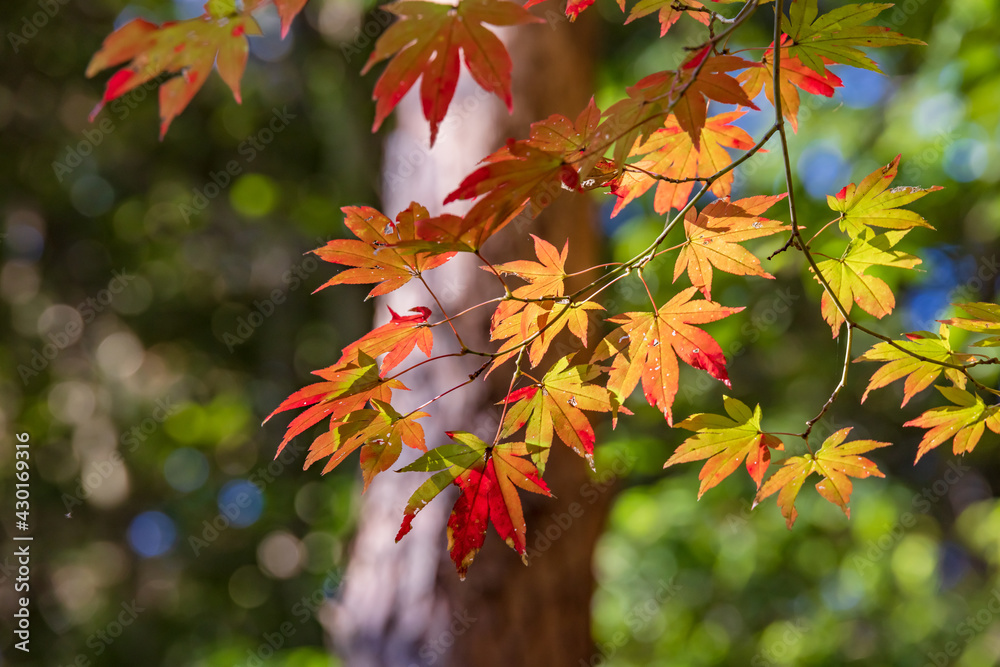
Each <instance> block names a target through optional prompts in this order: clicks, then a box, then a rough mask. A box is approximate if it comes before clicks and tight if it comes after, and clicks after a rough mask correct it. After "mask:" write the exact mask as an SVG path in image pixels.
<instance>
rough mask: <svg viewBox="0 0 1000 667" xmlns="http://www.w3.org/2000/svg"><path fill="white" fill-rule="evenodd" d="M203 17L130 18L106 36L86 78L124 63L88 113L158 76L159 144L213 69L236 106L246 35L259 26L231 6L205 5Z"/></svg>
mask: <svg viewBox="0 0 1000 667" xmlns="http://www.w3.org/2000/svg"><path fill="white" fill-rule="evenodd" d="M205 9H206V13H205V14H204V15H203V16H200V17H198V18H193V19H187V20H184V21H170V22H167V23H164V24H162V25H159V26H157V25H156V24H154V23H150V22H149V21H146V20H144V19H133V20H132V21H129V22H128V23H126V24H125V25H123V26H122V27H120V28H118V29H117V30H115V31H114V32H113V33H111V34H110V35H108V37H107V38H106V39H105V40H104V43H103V44H102V45H101V48H100V50H99V51H98V52H97V53H96V54H94V57H93V58H92V59H91V60H90V64H89V65H87V76H88V77H91V76H94V75H95V74H97V73H98V72H100V71H101V70H103V69H107V68H108V67H114V66H115V65H121V64H122V63H128V64H127V65H126V66H125V67H123V68H122V69H120V70H118V71H117V72H115V73H114V74H113V75H112V77H111V79H110V80H109V81H108V84H107V87H106V88H105V90H104V96H103V97H102V99H101V101H100V102H99V103H98V105H97V107H96V108H95V109H94V111H93V112H92V113H91V116H90V117H91V120H93V119H94V117H95V116H96V115H97V114H98V113H99V112H100V110H101V108H103V106H104V105H105V104H106V103H108V102H110V101H112V100H114V99H117V98H118V97H121V96H122V95H124V94H125V93H127V92H129V91H130V90H133V89H135V88H137V87H139V86H141V85H142V84H144V83H147V82H148V81H151V80H153V79H155V78H157V77H159V76H161V75H163V74H166V75H169V76H170V78H168V79H167V80H166V81H164V82H163V83H162V84H161V86H160V120H161V122H160V139H163V136H164V135H165V134H166V133H167V128H169V127H170V123H171V122H172V121H173V119H174V118H176V117H177V116H178V115H179V114H180V113H181V112H182V111H183V110H184V108H185V107H187V105H188V103H189V102H190V101H191V99H192V98H193V97H194V96H195V93H197V92H198V90H200V89H201V87H202V85H204V83H205V81H206V80H207V79H208V75H209V73H210V72H211V71H212V68H213V67H215V68H217V69H218V70H219V75H220V76H222V79H223V81H225V82H226V85H227V86H229V88H230V89H231V90H232V91H233V96H234V97H235V98H236V100H237V101H240V79H241V77H242V76H243V70H244V68H245V67H246V62H247V54H248V53H249V44H248V42H247V35H260V34H261V30H260V26H258V25H257V22H256V21H255V20H254V19H253V17H251V16H250V14H249V10H246V11H243V12H240V11H238V10H237V9H236V5H235V2H233V1H232V0H227V1H223V2H214V3H213V2H209V3H208V4H206V5H205Z"/></svg>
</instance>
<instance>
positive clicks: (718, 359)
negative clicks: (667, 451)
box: [592, 287, 743, 425]
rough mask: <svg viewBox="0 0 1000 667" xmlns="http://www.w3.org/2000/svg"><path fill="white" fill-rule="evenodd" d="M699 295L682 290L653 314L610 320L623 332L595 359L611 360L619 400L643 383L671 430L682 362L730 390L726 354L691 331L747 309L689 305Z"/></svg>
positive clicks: (612, 382)
mask: <svg viewBox="0 0 1000 667" xmlns="http://www.w3.org/2000/svg"><path fill="white" fill-rule="evenodd" d="M697 291H698V288H697V287H689V288H687V289H685V290H682V291H681V292H679V293H678V294H677V295H675V296H674V298H672V299H671V300H670V301H668V302H667V303H666V304H664V305H663V306H661V307H660V309H659V310H658V311H657V312H655V313H623V314H621V315H616V316H615V317H612V318H610V319H609V320H608V321H609V322H613V323H615V324H619V325H621V326H619V327H618V328H617V329H615V330H614V331H612V332H611V334H609V335H608V336H607V337H606V338H605V339H604V340H603V341H601V343H600V344H599V345H598V347H597V350H596V351H595V353H594V356H593V359H592V362H599V361H603V360H605V359H608V358H611V359H612V364H611V370H610V376H609V378H608V384H607V387H608V389H610V390H611V391H612V392H614V394H615V395H616V396H617V397H619V398H620V399H621V400H624V399H625V398H626V397H628V396H629V395H630V394H631V393H632V391H633V390H634V389H635V388H636V386H637V385H638V384H639V382H640V380H641V381H642V390H643V394H644V395H645V397H646V400H647V401H648V402H649V404H650V405H651V406H653V407H654V408H657V409H658V410H660V412H662V413H663V416H664V417H665V418H666V420H667V422H668V423H669V424H670V425H673V415H672V413H671V406H673V403H674V396H676V395H677V388H678V376H679V369H678V365H677V358H678V357H680V359H681V360H682V361H684V362H685V363H687V364H688V365H690V366H692V367H694V368H699V369H702V370H704V371H707V372H708V374H709V375H711V376H712V377H714V378H715V379H717V380H721V381H722V382H723V383H724V384H725V385H726V386H727V387H729V386H731V385H730V383H729V375H728V373H727V372H726V357H725V355H724V354H723V352H722V348H721V347H720V346H719V344H718V343H717V342H716V340H715V339H714V338H712V337H711V336H709V335H708V334H707V333H706V332H705V331H704V330H702V329H699V328H697V327H695V326H692V325H693V324H704V323H707V322H715V321H716V320H721V319H722V318H724V317H728V316H730V315H732V314H734V313H738V312H740V311H741V310H743V307H739V308H729V307H726V306H721V305H719V304H718V303H715V302H714V301H707V300H705V301H702V300H698V301H691V297H692V296H694V294H695V293H696V292H697Z"/></svg>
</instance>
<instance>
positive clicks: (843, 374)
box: [800, 325, 854, 454]
mask: <svg viewBox="0 0 1000 667" xmlns="http://www.w3.org/2000/svg"><path fill="white" fill-rule="evenodd" d="M853 341H854V327H853V326H850V325H849V326H848V327H847V341H846V342H847V349H846V350H845V351H844V365H843V368H841V371H840V382H838V383H837V386H836V387H834V388H833V391H832V392H831V393H830V398H828V399H827V400H826V403H824V404H823V408H822V409H821V410H820V411H819V414H817V415H816V416H815V417H813V418H812V419H810V420H809V421H807V422H806V430H805V431H803V432H802V435H801V436H800V437H801V438H802V439H803V440H805V443H806V447H807V448H808V449H809V453H810V454H812V453H813V451H812V447H810V446H809V434H810V433H812V430H813V426H815V425H816V422H818V421H819V420H820V419H822V418H823V415H825V414H826V413H827V411H828V410H829V409H830V408H831V407H832V406H833V403H834V401H836V400H837V397H838V396H840V392H841V390H842V389H843V388H844V386H845V385H846V384H847V369H848V368H849V367H850V365H851V343H852V342H853Z"/></svg>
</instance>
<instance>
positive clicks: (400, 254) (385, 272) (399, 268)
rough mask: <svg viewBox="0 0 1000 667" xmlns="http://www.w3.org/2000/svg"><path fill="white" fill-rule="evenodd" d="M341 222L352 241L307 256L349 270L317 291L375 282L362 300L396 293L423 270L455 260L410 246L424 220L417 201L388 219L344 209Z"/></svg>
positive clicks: (365, 210) (364, 209)
mask: <svg viewBox="0 0 1000 667" xmlns="http://www.w3.org/2000/svg"><path fill="white" fill-rule="evenodd" d="M341 210H342V211H343V212H344V215H345V218H344V224H345V225H346V226H347V228H348V229H350V230H351V231H352V232H354V235H355V236H357V237H358V238H357V240H355V239H334V240H333V241H330V242H329V243H327V244H326V245H325V246H323V247H322V248H317V249H316V250H313V251H312V252H313V253H314V254H315V255H316V256H318V257H319V258H320V259H322V260H324V261H326V262H331V263H333V264H342V265H344V266H348V267H351V268H348V269H345V270H344V271H341V272H340V273H338V274H337V275H335V276H334V277H333V278H331V279H330V280H328V281H327V282H326V283H324V284H323V285H321V286H320V287H319V288H317V289H316V291H317V292H318V291H319V290H321V289H324V288H326V287H330V286H331V285H359V284H361V285H363V284H368V283H378V284H377V285H376V286H375V287H374V288H373V289H372V291H371V292H369V293H368V297H367V298H371V297H373V296H382V295H383V294H388V293H389V292H392V291H393V290H396V289H399V288H400V287H402V286H403V285H405V284H406V283H408V282H409V281H410V280H412V279H414V278H416V277H417V276H419V275H420V274H421V273H423V272H424V271H429V270H431V269H433V268H436V267H438V266H440V265H442V264H444V263H445V262H447V261H448V260H449V259H451V258H452V257H453V256H454V254H455V253H454V252H452V251H446V252H442V253H427V252H424V251H423V249H422V248H420V247H414V242H415V241H417V240H418V236H417V231H418V226H419V225H421V223H423V222H426V221H427V220H428V219H429V215H428V213H427V209H425V208H424V207H423V206H421V205H420V204H417V203H415V202H414V203H412V204H410V206H409V207H408V208H407V209H406V210H404V211H403V212H401V213H400V214H399V215H398V216H396V223H395V224H393V222H392V221H391V220H389V218H387V217H386V216H384V215H382V214H381V213H379V212H378V211H377V210H375V209H374V208H371V207H370V206H345V207H344V208H342V209H341Z"/></svg>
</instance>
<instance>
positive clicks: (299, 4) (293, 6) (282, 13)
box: [272, 0, 306, 39]
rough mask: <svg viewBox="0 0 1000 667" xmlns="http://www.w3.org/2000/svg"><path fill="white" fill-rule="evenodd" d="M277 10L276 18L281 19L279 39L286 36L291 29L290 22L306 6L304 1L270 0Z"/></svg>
mask: <svg viewBox="0 0 1000 667" xmlns="http://www.w3.org/2000/svg"><path fill="white" fill-rule="evenodd" d="M272 1H273V2H274V6H275V7H276V8H277V9H278V17H279V18H280V19H281V38H282V39H284V38H285V37H286V36H287V35H288V30H289V29H290V28H291V27H292V21H293V20H294V19H295V17H296V16H298V14H299V12H301V11H302V8H303V7H305V6H306V0H272Z"/></svg>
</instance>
